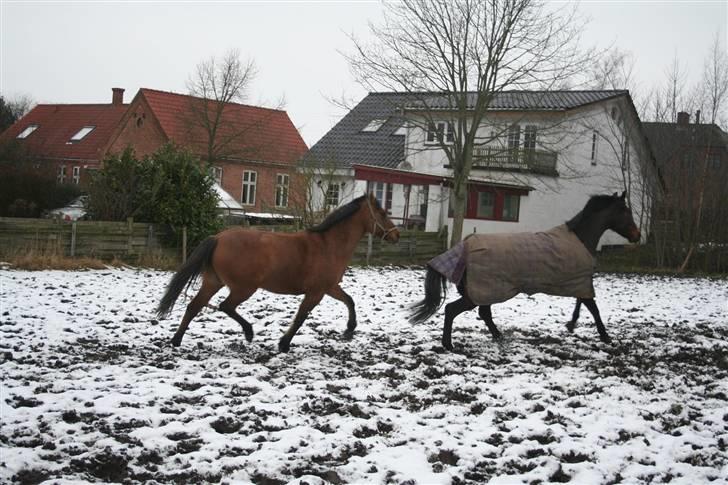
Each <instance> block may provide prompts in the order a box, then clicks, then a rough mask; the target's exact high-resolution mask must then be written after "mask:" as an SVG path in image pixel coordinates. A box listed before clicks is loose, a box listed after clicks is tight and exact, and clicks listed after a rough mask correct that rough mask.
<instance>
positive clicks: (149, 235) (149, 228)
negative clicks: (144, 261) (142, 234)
mask: <svg viewBox="0 0 728 485" xmlns="http://www.w3.org/2000/svg"><path fill="white" fill-rule="evenodd" d="M152 246H154V224H151V223H150V224H149V225H148V226H147V252H150V251H151V249H152Z"/></svg>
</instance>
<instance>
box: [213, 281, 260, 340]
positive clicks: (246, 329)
mask: <svg viewBox="0 0 728 485" xmlns="http://www.w3.org/2000/svg"><path fill="white" fill-rule="evenodd" d="M253 293H255V290H254V289H253V290H249V289H248V290H239V289H230V294H229V295H228V297H227V298H225V300H223V302H222V303H220V306H219V307H218V308H219V309H220V311H221V312H223V313H225V314H226V315H227V316H229V317H230V318H232V319H233V320H235V321H236V322H238V323H239V324H240V326H241V327H243V333H245V340H247V341H248V342H250V341H252V340H253V326H252V325H251V324H250V322H248V321H247V320H246V319H244V318H243V317H242V316H241V315H240V314H239V313H238V312H237V311H236V308H237V307H238V305H240V304H241V303H242V302H244V301H245V300H247V299H248V298H250V297H251V296H252V295H253Z"/></svg>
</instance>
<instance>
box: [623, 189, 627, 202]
mask: <svg viewBox="0 0 728 485" xmlns="http://www.w3.org/2000/svg"><path fill="white" fill-rule="evenodd" d="M625 197H627V191H626V190H625V191H623V192H622V200H624V199H625Z"/></svg>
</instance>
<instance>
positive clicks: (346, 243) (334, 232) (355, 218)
mask: <svg viewBox="0 0 728 485" xmlns="http://www.w3.org/2000/svg"><path fill="white" fill-rule="evenodd" d="M366 231H367V227H366V214H365V213H364V211H363V210H359V211H358V212H357V213H355V214H354V215H352V216H351V217H350V218H348V219H347V220H345V221H341V222H340V223H338V224H336V225H335V226H333V227H332V228H331V229H329V230H328V231H326V232H324V233H323V234H322V236H323V238H324V243H325V244H326V245H327V246H328V252H329V254H335V255H338V256H340V257H343V258H345V259H346V260H347V262H348V260H349V258H350V257H351V255H352V254H354V251H355V250H356V245H357V243H359V241H360V240H361V238H362V237H363V236H364V233H365V232H366Z"/></svg>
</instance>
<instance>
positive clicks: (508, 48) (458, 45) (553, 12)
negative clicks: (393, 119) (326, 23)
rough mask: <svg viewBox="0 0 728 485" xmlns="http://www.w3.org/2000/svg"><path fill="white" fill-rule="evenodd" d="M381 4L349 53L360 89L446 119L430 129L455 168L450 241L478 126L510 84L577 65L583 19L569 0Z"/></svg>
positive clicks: (580, 65)
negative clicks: (395, 94)
mask: <svg viewBox="0 0 728 485" xmlns="http://www.w3.org/2000/svg"><path fill="white" fill-rule="evenodd" d="M385 9H386V10H385V16H384V22H383V24H381V25H374V24H370V30H371V32H372V34H373V36H374V39H375V40H374V41H373V42H372V43H365V42H362V41H359V40H357V39H356V38H354V37H352V41H353V44H354V53H353V54H351V55H348V56H347V57H348V60H349V62H350V65H351V67H352V69H353V71H354V73H355V75H356V77H357V79H358V81H359V82H360V83H361V84H362V85H364V86H365V87H366V88H368V89H370V90H372V89H374V90H376V89H385V90H393V91H399V92H406V93H411V94H412V95H413V96H414V97H416V99H417V103H415V104H414V105H413V106H409V109H410V110H411V112H412V114H413V115H412V116H411V117H410V118H408V119H409V121H410V122H411V123H413V124H416V125H419V127H420V128H423V129H427V127H428V126H431V125H432V124H433V123H435V122H436V121H443V118H445V120H446V121H447V122H448V123H450V126H452V128H453V129H452V134H451V135H450V134H448V133H445V131H444V130H438V131H437V134H436V144H437V146H438V147H439V149H441V150H442V151H443V152H444V154H445V156H446V158H447V161H448V163H449V165H450V167H451V168H452V170H453V181H452V188H451V198H452V207H453V212H454V222H453V228H452V238H451V242H452V243H453V244H454V243H456V242H458V241H459V240H460V239H461V236H462V229H463V219H464V215H465V208H466V197H467V182H468V177H469V175H470V171H471V168H472V165H473V151H474V148H475V147H476V146H478V145H481V144H485V143H487V142H488V141H489V140H490V139H491V138H490V137H488V136H483V133H482V130H480V131H479V128H480V127H481V124H482V123H483V122H484V120H485V118H486V117H487V113H488V108H489V106H490V103H491V101H492V100H493V98H494V97H495V96H496V95H498V94H499V93H501V92H503V91H505V90H508V89H526V88H532V89H534V88H546V89H548V88H552V87H554V86H560V85H562V84H563V82H564V81H565V80H567V79H569V78H570V77H572V76H573V75H574V74H576V73H578V72H580V71H582V70H583V69H584V67H585V66H586V63H587V61H588V60H589V59H590V55H591V54H592V52H584V51H582V50H580V49H579V47H578V44H579V41H580V36H581V32H582V30H583V25H584V22H582V21H581V20H580V19H579V18H578V16H577V14H576V6H575V5H566V6H562V7H558V8H557V7H554V5H553V4H547V3H545V2H540V1H537V0H485V1H472V0H459V1H451V0H402V1H401V2H391V3H386V4H385ZM496 135H499V133H497V134H496Z"/></svg>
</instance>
